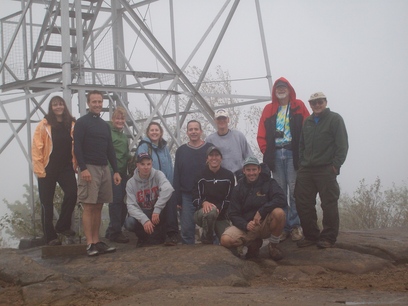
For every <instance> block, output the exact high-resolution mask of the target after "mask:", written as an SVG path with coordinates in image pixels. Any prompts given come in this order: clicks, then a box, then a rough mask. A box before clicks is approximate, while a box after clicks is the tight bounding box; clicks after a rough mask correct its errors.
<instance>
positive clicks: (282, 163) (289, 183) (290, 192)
mask: <svg viewBox="0 0 408 306" xmlns="http://www.w3.org/2000/svg"><path fill="white" fill-rule="evenodd" d="M272 174H273V178H274V179H275V180H276V181H277V182H278V184H279V186H280V187H281V188H282V189H283V192H284V193H285V196H286V198H287V199H288V200H289V201H288V202H289V203H288V206H286V207H285V208H284V211H285V214H286V224H285V227H284V229H283V230H284V231H285V232H290V231H291V230H292V229H293V228H295V227H298V226H300V220H299V215H298V212H297V209H296V202H295V197H294V193H295V184H296V170H295V167H294V166H293V153H292V150H286V149H283V148H282V149H276V151H275V170H274V171H272Z"/></svg>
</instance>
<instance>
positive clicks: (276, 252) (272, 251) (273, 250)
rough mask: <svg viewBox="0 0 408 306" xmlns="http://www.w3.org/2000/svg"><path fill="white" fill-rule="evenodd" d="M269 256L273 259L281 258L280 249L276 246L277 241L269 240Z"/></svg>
mask: <svg viewBox="0 0 408 306" xmlns="http://www.w3.org/2000/svg"><path fill="white" fill-rule="evenodd" d="M268 251H269V257H270V258H272V259H273V260H274V261H278V260H281V259H282V258H283V253H282V251H281V250H280V249H279V248H278V244H277V243H272V242H269V244H268Z"/></svg>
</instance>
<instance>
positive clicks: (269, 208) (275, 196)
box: [221, 157, 288, 260]
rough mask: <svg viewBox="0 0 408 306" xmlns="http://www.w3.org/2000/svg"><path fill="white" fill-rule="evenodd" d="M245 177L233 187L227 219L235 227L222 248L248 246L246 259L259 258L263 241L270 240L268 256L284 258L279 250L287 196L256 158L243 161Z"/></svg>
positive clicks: (228, 234) (228, 230)
mask: <svg viewBox="0 0 408 306" xmlns="http://www.w3.org/2000/svg"><path fill="white" fill-rule="evenodd" d="M243 173H244V175H245V177H244V178H242V179H241V180H239V182H238V185H237V186H236V187H235V188H234V191H233V193H232V197H231V203H230V207H229V210H228V216H229V218H230V220H231V222H232V224H233V226H231V227H229V228H227V229H226V231H225V232H224V234H223V235H222V236H221V245H222V246H224V247H226V248H230V249H235V248H237V247H239V246H242V245H246V246H248V252H247V254H246V258H247V259H249V258H254V257H257V256H258V255H259V249H260V248H261V246H262V244H263V239H268V240H269V245H268V250H269V256H270V257H271V258H272V259H273V260H280V259H282V258H283V254H282V251H281V250H280V249H279V248H278V244H279V236H280V235H281V234H282V230H283V227H284V226H285V212H284V210H283V209H284V208H285V206H286V205H288V204H287V202H286V198H285V194H284V193H283V190H282V188H281V187H279V185H278V183H277V182H276V181H275V180H274V179H272V178H271V175H270V170H269V169H268V168H267V167H266V166H265V168H262V167H261V165H260V164H259V161H258V160H257V159H256V158H255V157H248V158H247V159H246V160H245V161H244V167H243Z"/></svg>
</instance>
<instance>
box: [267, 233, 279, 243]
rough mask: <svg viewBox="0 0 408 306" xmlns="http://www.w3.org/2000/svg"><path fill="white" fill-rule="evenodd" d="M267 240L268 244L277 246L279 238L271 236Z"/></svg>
mask: <svg viewBox="0 0 408 306" xmlns="http://www.w3.org/2000/svg"><path fill="white" fill-rule="evenodd" d="M268 240H269V242H270V243H275V244H278V243H279V236H274V235H271V236H270V237H269V239H268Z"/></svg>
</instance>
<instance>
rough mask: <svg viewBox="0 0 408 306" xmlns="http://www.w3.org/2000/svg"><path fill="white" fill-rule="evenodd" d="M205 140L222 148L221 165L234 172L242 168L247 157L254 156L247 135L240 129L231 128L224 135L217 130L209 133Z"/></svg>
mask: <svg viewBox="0 0 408 306" xmlns="http://www.w3.org/2000/svg"><path fill="white" fill-rule="evenodd" d="M205 141H207V142H211V143H212V144H213V145H214V146H216V147H218V148H219V149H220V150H221V153H222V162H221V166H222V167H223V168H225V169H228V170H229V171H231V172H233V173H234V172H235V171H237V170H241V169H242V164H243V163H244V160H245V159H246V158H247V157H249V156H254V153H252V149H251V147H250V145H249V143H248V141H247V140H246V138H245V135H244V134H242V133H241V132H240V131H238V130H229V131H228V133H227V134H225V135H222V136H220V135H218V133H217V132H215V133H212V134H211V135H208V137H207V138H206V139H205Z"/></svg>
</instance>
